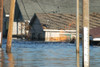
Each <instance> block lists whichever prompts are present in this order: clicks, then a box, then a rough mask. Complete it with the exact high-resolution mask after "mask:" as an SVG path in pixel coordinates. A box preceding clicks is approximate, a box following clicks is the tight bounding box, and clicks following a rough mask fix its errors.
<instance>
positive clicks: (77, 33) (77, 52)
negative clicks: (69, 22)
mask: <svg viewBox="0 0 100 67" xmlns="http://www.w3.org/2000/svg"><path fill="white" fill-rule="evenodd" d="M76 16H77V17H76V18H77V20H76V22H77V23H76V56H77V67H80V64H79V60H80V57H79V56H80V55H79V0H77V15H76Z"/></svg>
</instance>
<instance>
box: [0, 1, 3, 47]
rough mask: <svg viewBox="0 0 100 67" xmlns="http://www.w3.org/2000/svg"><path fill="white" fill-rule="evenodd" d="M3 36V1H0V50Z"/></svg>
mask: <svg viewBox="0 0 100 67" xmlns="http://www.w3.org/2000/svg"><path fill="white" fill-rule="evenodd" d="M2 35H3V0H0V48H1V47H2Z"/></svg>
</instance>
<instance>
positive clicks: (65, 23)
mask: <svg viewBox="0 0 100 67" xmlns="http://www.w3.org/2000/svg"><path fill="white" fill-rule="evenodd" d="M98 15H100V14H99V13H91V14H90V35H91V36H92V37H93V40H94V39H95V38H97V37H98V38H99V37H100V32H99V31H98V32H97V33H96V34H95V32H94V31H96V30H99V28H100V20H99V19H100V16H98ZM94 21H95V22H94ZM30 26H31V28H30V30H29V36H30V39H32V40H42V41H56V42H59V41H60V42H61V41H67V42H70V41H72V40H75V39H76V15H74V14H62V13H55V14H53V13H36V14H34V16H33V18H32V19H31V21H30ZM97 27H98V28H97ZM94 29H96V30H94ZM80 33H81V34H82V15H80ZM99 41H100V38H99Z"/></svg>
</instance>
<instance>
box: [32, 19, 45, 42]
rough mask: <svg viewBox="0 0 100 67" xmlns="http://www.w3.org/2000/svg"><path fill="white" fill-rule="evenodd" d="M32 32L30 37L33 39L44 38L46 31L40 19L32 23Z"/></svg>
mask: <svg viewBox="0 0 100 67" xmlns="http://www.w3.org/2000/svg"><path fill="white" fill-rule="evenodd" d="M30 32H31V37H30V38H31V39H32V40H44V34H45V33H44V32H43V28H42V26H41V24H40V22H39V20H38V19H35V20H34V23H33V25H32V28H31V30H30Z"/></svg>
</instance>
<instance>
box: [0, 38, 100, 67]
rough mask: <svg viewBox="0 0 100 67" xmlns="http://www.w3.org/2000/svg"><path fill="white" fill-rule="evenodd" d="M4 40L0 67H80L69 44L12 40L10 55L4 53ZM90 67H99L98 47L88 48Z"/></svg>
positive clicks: (73, 47) (74, 47)
mask: <svg viewBox="0 0 100 67" xmlns="http://www.w3.org/2000/svg"><path fill="white" fill-rule="evenodd" d="M5 48H6V39H4V40H3V49H1V48H0V67H77V62H78V61H77V60H79V59H80V63H78V65H80V67H82V45H81V46H80V57H77V58H76V46H75V44H70V43H45V42H32V41H23V40H13V42H12V53H8V54H7V53H6V52H5V51H6V49H5ZM90 67H100V47H99V46H90Z"/></svg>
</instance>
